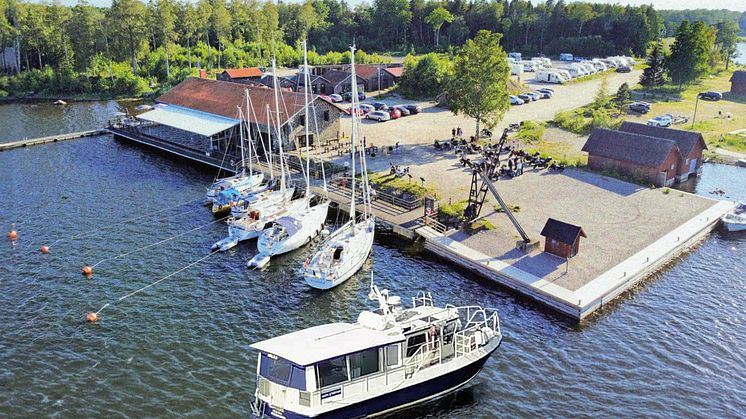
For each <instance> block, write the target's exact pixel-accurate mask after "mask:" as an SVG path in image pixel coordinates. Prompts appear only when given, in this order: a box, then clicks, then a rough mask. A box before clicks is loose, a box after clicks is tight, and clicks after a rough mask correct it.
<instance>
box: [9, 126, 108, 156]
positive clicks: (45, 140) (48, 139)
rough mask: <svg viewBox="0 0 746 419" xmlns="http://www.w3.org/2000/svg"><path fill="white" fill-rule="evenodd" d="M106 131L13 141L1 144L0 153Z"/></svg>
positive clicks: (105, 131)
mask: <svg viewBox="0 0 746 419" xmlns="http://www.w3.org/2000/svg"><path fill="white" fill-rule="evenodd" d="M107 132H108V131H107V130H105V129H93V130H88V131H79V132H71V133H69V134H59V135H50V136H49V137H40V138H29V139H25V140H18V141H12V142H9V143H0V151H6V150H12V149H14V148H22V147H28V146H32V145H39V144H48V143H56V142H59V141H66V140H75V139H78V138H84V137H95V136H97V135H102V134H106V133H107Z"/></svg>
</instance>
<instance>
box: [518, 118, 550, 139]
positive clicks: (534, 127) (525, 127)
mask: <svg viewBox="0 0 746 419" xmlns="http://www.w3.org/2000/svg"><path fill="white" fill-rule="evenodd" d="M543 136H544V124H543V123H536V122H534V121H524V122H523V123H522V124H521V129H520V130H519V131H518V138H520V139H521V140H523V141H524V142H527V143H535V142H538V141H540V140H541V139H542V137H543Z"/></svg>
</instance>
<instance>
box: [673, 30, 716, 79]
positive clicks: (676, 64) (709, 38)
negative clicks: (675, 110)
mask: <svg viewBox="0 0 746 419" xmlns="http://www.w3.org/2000/svg"><path fill="white" fill-rule="evenodd" d="M714 43H715V40H714V33H713V31H712V30H711V29H710V28H709V27H708V26H707V25H705V23H704V22H695V23H694V24H690V23H689V22H687V21H686V20H685V21H683V22H681V25H679V28H678V29H677V30H676V39H675V40H674V43H673V45H672V46H671V55H670V56H669V57H668V59H666V70H667V72H668V75H669V77H671V81H672V82H673V83H674V84H677V85H678V86H679V89H681V88H683V86H684V84H686V83H691V82H692V81H694V80H696V79H697V78H699V77H701V76H703V75H705V74H706V73H707V72H708V71H710V69H711V64H712V62H711V58H712V50H713V49H714Z"/></svg>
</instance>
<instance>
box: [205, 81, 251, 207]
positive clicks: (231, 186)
mask: <svg viewBox="0 0 746 419" xmlns="http://www.w3.org/2000/svg"><path fill="white" fill-rule="evenodd" d="M246 94H247V95H248V90H247V91H246ZM247 118H248V115H247ZM239 121H240V123H239V124H238V130H239V138H240V144H239V147H238V148H239V149H241V170H240V171H239V172H238V173H237V174H235V175H233V176H229V177H224V178H220V179H216V180H215V181H213V183H212V185H210V187H209V188H208V189H207V200H206V202H207V203H210V204H213V213H215V203H216V201H217V200H218V199H219V198H220V193H221V192H223V191H228V190H232V191H233V190H235V191H236V192H237V193H238V194H239V195H245V194H247V193H251V192H258V190H257V188H260V187H261V185H262V182H264V173H261V172H257V173H254V170H253V166H252V159H251V149H250V148H249V170H248V172H247V171H246V153H245V152H244V146H245V145H244V136H243V116H242V115H241V114H240V107H239ZM249 135H251V134H250V131H249ZM226 153H227V151H226Z"/></svg>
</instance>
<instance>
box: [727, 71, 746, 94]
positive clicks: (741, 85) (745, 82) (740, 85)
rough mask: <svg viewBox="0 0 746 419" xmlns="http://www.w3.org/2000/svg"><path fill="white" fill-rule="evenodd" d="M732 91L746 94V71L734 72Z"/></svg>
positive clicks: (731, 84) (731, 79)
mask: <svg viewBox="0 0 746 419" xmlns="http://www.w3.org/2000/svg"><path fill="white" fill-rule="evenodd" d="M730 92H731V93H733V94H736V95H746V71H744V70H738V71H735V72H733V75H732V76H731V78H730Z"/></svg>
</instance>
